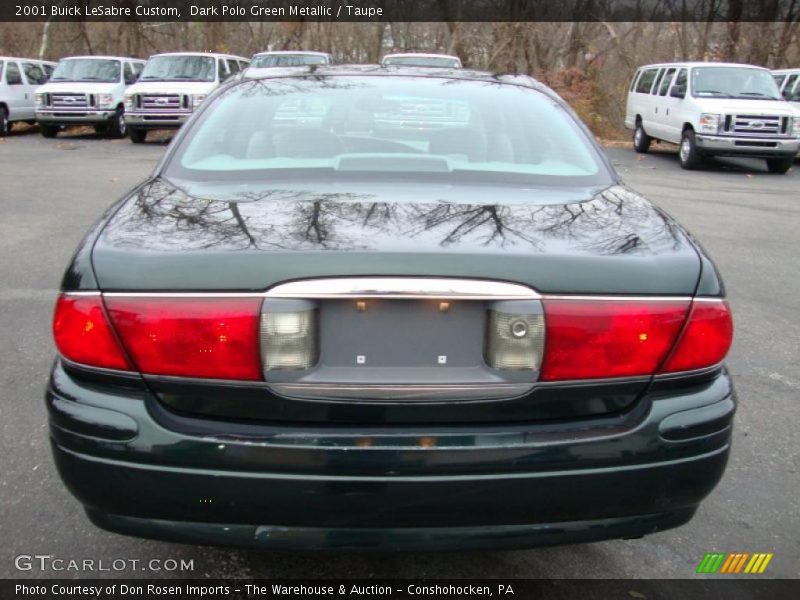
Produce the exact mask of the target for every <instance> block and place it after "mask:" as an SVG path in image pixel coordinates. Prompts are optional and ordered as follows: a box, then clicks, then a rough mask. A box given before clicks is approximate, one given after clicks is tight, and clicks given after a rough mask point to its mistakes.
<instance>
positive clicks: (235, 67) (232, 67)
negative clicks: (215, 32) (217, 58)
mask: <svg viewBox="0 0 800 600" xmlns="http://www.w3.org/2000/svg"><path fill="white" fill-rule="evenodd" d="M226 62H227V63H228V71H230V73H231V75H236V73H238V72H239V63H238V62H236V61H235V60H233V59H232V58H228V59H226Z"/></svg>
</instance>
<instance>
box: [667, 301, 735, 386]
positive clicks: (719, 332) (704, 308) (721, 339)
mask: <svg viewBox="0 0 800 600" xmlns="http://www.w3.org/2000/svg"><path fill="white" fill-rule="evenodd" d="M731 342H733V319H732V318H731V311H730V308H729V307H728V303H727V302H725V301H724V300H716V299H715V300H712V299H703V300H695V301H694V303H693V304H692V312H691V314H690V315H689V322H688V323H687V324H686V327H685V329H684V331H683V334H682V335H681V338H680V340H679V341H678V345H677V347H676V348H675V350H674V351H673V353H672V354H671V355H670V357H669V359H668V360H667V363H666V365H664V368H663V369H661V372H662V373H675V372H678V371H693V370H696V369H703V368H706V367H711V366H714V365H716V364H719V363H721V362H722V360H723V359H724V358H725V355H726V354H728V350H729V349H730V347H731Z"/></svg>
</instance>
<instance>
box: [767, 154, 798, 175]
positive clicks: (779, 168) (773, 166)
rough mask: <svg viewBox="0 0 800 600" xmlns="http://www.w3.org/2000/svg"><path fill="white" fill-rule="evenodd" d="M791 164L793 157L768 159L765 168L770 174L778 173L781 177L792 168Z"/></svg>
mask: <svg viewBox="0 0 800 600" xmlns="http://www.w3.org/2000/svg"><path fill="white" fill-rule="evenodd" d="M793 163H794V156H788V157H786V158H768V159H767V168H768V169H769V172H770V173H778V174H780V175H783V174H784V173H786V172H787V171H788V170H789V169H791V168H792V164H793Z"/></svg>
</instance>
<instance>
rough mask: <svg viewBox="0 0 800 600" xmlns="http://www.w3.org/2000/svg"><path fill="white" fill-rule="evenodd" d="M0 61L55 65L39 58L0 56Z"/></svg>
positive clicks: (50, 61)
mask: <svg viewBox="0 0 800 600" xmlns="http://www.w3.org/2000/svg"><path fill="white" fill-rule="evenodd" d="M0 60H24V61H27V62H36V63H44V64H46V65H55V64H56V63H55V62H54V61H52V60H44V59H41V58H25V57H23V56H0Z"/></svg>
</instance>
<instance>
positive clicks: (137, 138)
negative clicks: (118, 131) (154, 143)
mask: <svg viewBox="0 0 800 600" xmlns="http://www.w3.org/2000/svg"><path fill="white" fill-rule="evenodd" d="M128 135H129V136H130V138H131V141H132V142H133V143H134V144H143V143H144V141H145V140H146V139H147V129H141V128H139V127H131V128H130V129H128Z"/></svg>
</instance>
